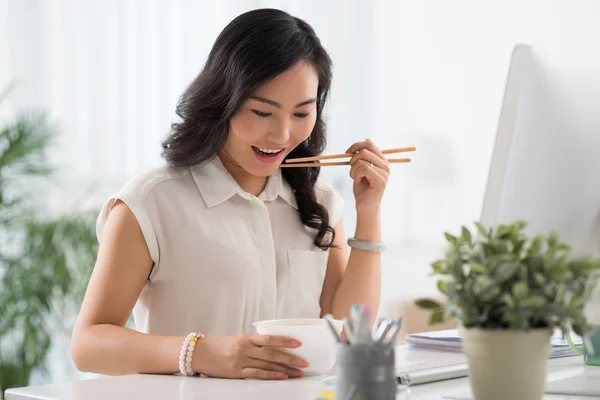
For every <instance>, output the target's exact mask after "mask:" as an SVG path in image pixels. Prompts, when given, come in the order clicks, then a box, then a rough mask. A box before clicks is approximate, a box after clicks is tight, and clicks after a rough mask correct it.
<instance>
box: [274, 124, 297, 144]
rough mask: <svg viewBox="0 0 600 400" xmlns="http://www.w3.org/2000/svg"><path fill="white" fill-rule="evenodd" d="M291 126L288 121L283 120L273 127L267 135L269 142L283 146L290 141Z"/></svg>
mask: <svg viewBox="0 0 600 400" xmlns="http://www.w3.org/2000/svg"><path fill="white" fill-rule="evenodd" d="M291 129H292V124H291V123H290V121H287V120H284V121H281V122H279V123H278V124H277V126H276V127H274V129H273V131H272V132H271V134H270V135H269V140H270V141H271V142H273V143H275V144H285V143H287V142H288V141H289V140H290V134H291Z"/></svg>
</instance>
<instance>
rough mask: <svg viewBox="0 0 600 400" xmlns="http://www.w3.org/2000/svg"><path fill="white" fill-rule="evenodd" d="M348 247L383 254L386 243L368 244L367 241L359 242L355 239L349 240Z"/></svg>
mask: <svg viewBox="0 0 600 400" xmlns="http://www.w3.org/2000/svg"><path fill="white" fill-rule="evenodd" d="M348 246H350V247H352V248H353V249H358V250H365V251H375V252H378V253H381V252H383V251H384V250H385V243H384V242H368V241H366V240H359V239H354V238H349V239H348Z"/></svg>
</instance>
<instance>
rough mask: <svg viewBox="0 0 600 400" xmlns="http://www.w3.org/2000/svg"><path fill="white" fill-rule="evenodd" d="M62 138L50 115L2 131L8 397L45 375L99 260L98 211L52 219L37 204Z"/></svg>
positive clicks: (2, 336) (1, 258) (1, 334)
mask: <svg viewBox="0 0 600 400" xmlns="http://www.w3.org/2000/svg"><path fill="white" fill-rule="evenodd" d="M1 101H2V99H1V98H0V102H1ZM54 138H55V130H54V129H53V128H52V127H51V126H50V124H49V123H48V119H47V116H46V115H45V114H44V113H23V114H21V115H19V116H18V117H16V118H15V120H14V122H10V123H8V124H6V125H5V126H3V127H2V128H1V129H0V398H2V394H3V393H4V391H5V390H6V389H9V388H12V387H20V386H26V385H28V384H29V381H30V377H31V375H32V372H34V371H36V370H42V371H44V370H45V367H46V365H45V361H46V359H47V356H48V352H49V350H50V348H51V346H52V344H53V340H54V339H55V338H56V337H57V334H58V333H60V332H57V330H60V324H61V323H62V324H66V325H69V324H70V322H69V321H70V320H72V319H73V315H74V314H75V313H76V312H77V310H78V308H79V305H80V304H81V301H82V299H83V295H84V292H85V288H86V285H87V281H88V279H89V276H90V274H91V270H92V268H93V265H94V261H95V257H96V251H97V241H96V237H95V232H94V220H95V217H96V215H97V214H96V213H95V212H86V211H82V210H75V209H73V210H71V211H70V214H69V215H62V216H60V217H51V216H50V210H49V209H48V207H45V206H44V204H43V202H40V201H36V199H38V200H39V198H40V197H42V200H45V199H44V198H43V197H44V194H43V191H42V190H43V189H42V190H40V187H42V188H44V187H47V186H40V185H43V184H44V183H45V184H46V185H47V183H48V182H50V180H51V178H52V177H53V174H54V172H55V169H54V168H52V167H51V166H50V165H49V163H48V157H47V155H48V152H49V151H50V150H51V146H52V144H53V139H54ZM36 186H38V190H37V191H36ZM32 189H33V190H32ZM64 328H65V331H66V332H68V331H69V330H70V326H64Z"/></svg>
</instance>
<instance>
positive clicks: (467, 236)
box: [461, 226, 473, 245]
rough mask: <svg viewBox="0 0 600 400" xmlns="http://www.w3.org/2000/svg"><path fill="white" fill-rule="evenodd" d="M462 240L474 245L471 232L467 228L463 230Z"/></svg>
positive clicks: (464, 227)
mask: <svg viewBox="0 0 600 400" xmlns="http://www.w3.org/2000/svg"><path fill="white" fill-rule="evenodd" d="M461 231H462V238H463V240H464V241H465V242H466V243H468V244H469V245H471V243H473V239H472V237H471V232H470V231H469V230H468V229H467V227H466V226H463V227H462V229H461Z"/></svg>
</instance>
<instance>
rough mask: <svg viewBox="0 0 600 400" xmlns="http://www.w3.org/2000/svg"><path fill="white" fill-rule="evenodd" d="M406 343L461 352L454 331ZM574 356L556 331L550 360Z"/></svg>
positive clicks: (579, 342) (578, 342) (410, 338)
mask: <svg viewBox="0 0 600 400" xmlns="http://www.w3.org/2000/svg"><path fill="white" fill-rule="evenodd" d="M571 338H572V339H573V343H574V344H575V345H577V346H582V343H583V341H582V339H581V337H579V336H577V335H575V334H574V333H572V334H571ZM406 343H408V344H409V345H410V346H411V347H416V348H422V349H429V350H441V351H455V352H462V342H461V338H460V336H458V331H457V330H456V329H449V330H443V331H434V332H423V333H415V334H411V335H408V336H407V337H406ZM575 355H577V353H576V352H574V351H573V350H572V349H571V348H570V347H569V344H568V343H567V340H566V339H565V338H563V335H562V333H561V332H560V330H556V331H555V332H554V335H552V351H551V352H550V358H559V357H570V356H575Z"/></svg>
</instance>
